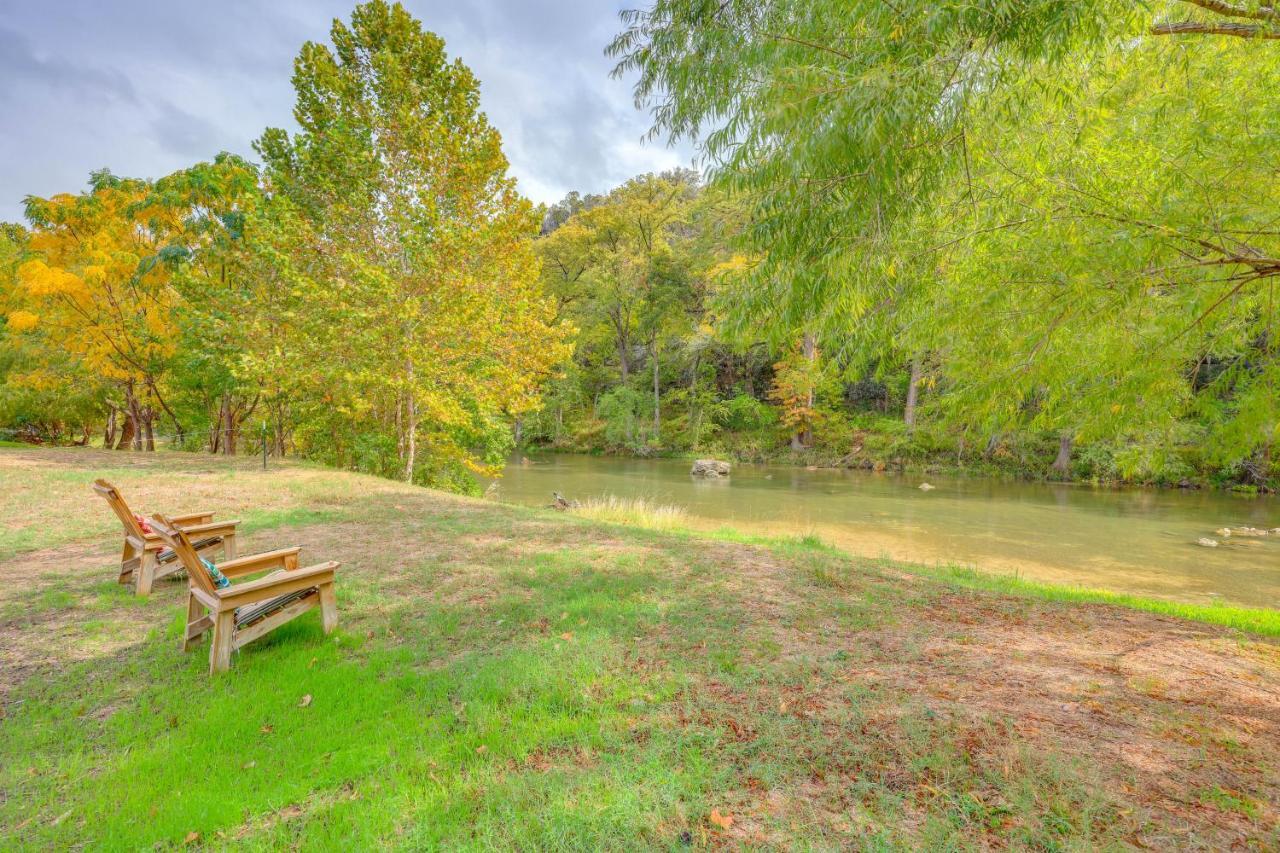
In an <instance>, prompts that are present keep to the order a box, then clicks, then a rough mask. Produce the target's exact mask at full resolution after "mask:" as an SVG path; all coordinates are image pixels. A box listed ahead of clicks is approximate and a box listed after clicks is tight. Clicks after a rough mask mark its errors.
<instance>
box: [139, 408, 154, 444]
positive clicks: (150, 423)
mask: <svg viewBox="0 0 1280 853" xmlns="http://www.w3.org/2000/svg"><path fill="white" fill-rule="evenodd" d="M155 420H156V416H155V412H153V411H152V410H151V407H149V406H148V407H147V411H146V414H145V415H144V416H143V418H142V431H143V432H144V433H145V434H146V447H147V450H148V451H151V452H154V451H155V449H156V434H155Z"/></svg>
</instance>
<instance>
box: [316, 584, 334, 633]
mask: <svg viewBox="0 0 1280 853" xmlns="http://www.w3.org/2000/svg"><path fill="white" fill-rule="evenodd" d="M320 625H321V627H323V628H324V632H325V633H326V634H328V633H329V632H331V631H332V630H333V629H334V628H337V627H338V598H337V596H336V595H334V592H333V584H331V583H327V584H325V585H324V586H322V587H320Z"/></svg>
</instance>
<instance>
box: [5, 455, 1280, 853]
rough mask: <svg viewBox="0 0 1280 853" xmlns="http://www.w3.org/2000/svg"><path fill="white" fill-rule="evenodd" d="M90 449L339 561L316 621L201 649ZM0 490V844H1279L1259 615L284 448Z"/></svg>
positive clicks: (1273, 670) (61, 461)
mask: <svg viewBox="0 0 1280 853" xmlns="http://www.w3.org/2000/svg"><path fill="white" fill-rule="evenodd" d="M96 476H106V477H108V479H111V480H113V482H116V483H117V485H119V486H120V487H121V489H122V491H123V492H124V493H125V495H126V497H128V498H129V499H130V500H131V501H132V502H133V503H134V504H135V506H136V508H138V509H146V510H156V509H159V510H169V511H173V512H178V511H184V510H195V509H206V508H208V509H216V510H218V511H219V512H220V514H222V515H224V516H231V517H235V516H239V517H242V518H245V519H246V521H247V522H249V523H248V525H247V526H248V527H249V535H248V536H246V541H245V542H244V543H243V546H242V548H243V549H244V550H246V551H247V550H257V549H265V548H269V547H273V546H277V545H281V544H290V543H295V542H298V543H303V544H305V545H306V546H307V550H306V551H304V557H305V556H308V555H309V556H311V557H312V558H314V559H316V560H319V559H327V558H335V559H339V560H342V561H343V564H344V565H343V568H342V569H341V570H340V591H339V607H340V610H341V619H342V623H341V628H340V629H339V631H338V632H337V634H336V635H334V636H331V637H328V638H326V637H324V636H323V635H322V634H321V632H320V628H319V624H318V620H317V619H316V617H315V615H314V614H308V616H307V617H304V618H303V619H301V620H299V621H297V622H295V623H292V624H291V625H290V626H289V627H287V628H286V629H284V630H282V631H278V632H276V633H275V634H274V635H272V636H271V637H270V638H269V639H267V640H264V641H261V642H259V643H256V644H254V645H253V646H250V647H249V648H247V649H245V650H244V651H243V652H241V653H239V654H237V655H236V656H235V659H234V661H233V664H232V670H231V671H230V672H229V673H227V674H225V675H223V676H220V677H218V678H214V679H209V678H208V676H207V675H206V673H205V670H206V665H207V659H206V652H205V649H204V648H202V649H200V650H198V651H196V652H193V653H191V654H187V655H184V654H183V653H181V652H180V651H179V648H178V646H179V643H178V637H179V631H180V627H181V603H182V594H183V589H184V585H183V583H181V582H171V583H161V584H159V585H158V588H157V591H156V593H155V594H154V595H153V596H152V597H150V598H149V599H145V600H138V599H135V598H134V597H132V596H131V595H130V594H129V592H128V591H127V590H124V589H122V588H120V587H117V586H116V585H115V583H114V572H113V570H112V568H111V562H112V559H113V557H114V556H116V555H118V542H117V540H116V530H115V524H114V522H113V520H112V518H111V516H110V515H109V513H108V511H107V509H106V507H105V506H104V505H101V504H100V502H99V501H98V500H97V499H96V498H95V497H94V496H93V495H92V493H91V492H90V491H89V489H88V483H89V482H90V481H91V480H92V479H93V478H94V477H96ZM0 519H3V525H2V526H0V665H2V666H3V669H4V677H3V692H0V703H3V704H2V706H0V707H3V714H4V716H3V718H2V719H0V792H3V793H2V794H0V847H5V848H12V849H19V848H65V847H68V846H73V845H87V846H93V847H100V848H127V849H133V848H138V847H149V846H152V845H156V844H159V845H160V846H161V847H179V846H183V845H191V846H197V847H198V846H206V847H211V848H222V847H227V846H247V847H254V848H277V847H286V846H290V847H292V846H300V847H305V848H314V849H331V848H334V847H338V846H345V847H347V848H348V849H361V848H369V847H392V848H422V847H428V848H430V847H448V848H450V849H454V848H477V847H486V848H489V847H517V848H523V849H532V848H557V849H560V848H581V849H602V848H606V849H607V848H614V849H634V848H651V847H655V846H656V847H671V848H675V847H681V846H686V845H693V846H717V845H724V844H728V845H733V846H738V845H743V846H762V847H772V846H782V847H823V848H830V847H837V846H848V847H865V848H914V849H919V848H932V849H938V848H943V847H953V848H954V847H990V846H1010V845H1011V846H1024V847H1025V846H1031V847H1040V848H1050V849H1058V848H1068V847H1096V846H1127V845H1145V846H1166V847H1167V846H1172V845H1178V846H1190V847H1197V846H1199V847H1212V848H1220V847H1226V846H1231V845H1252V846H1254V847H1266V846H1268V845H1271V846H1274V845H1276V844H1280V835H1277V830H1276V820H1277V815H1278V814H1280V801H1278V792H1280V774H1278V770H1277V767H1276V761H1277V756H1280V696H1278V695H1277V692H1276V689H1275V685H1276V684H1277V683H1280V679H1277V675H1280V651H1278V650H1277V647H1276V645H1275V644H1274V643H1273V642H1272V641H1270V640H1267V639H1263V638H1260V637H1257V636H1253V635H1246V634H1241V633H1239V632H1235V631H1231V630H1228V629H1225V628H1221V627H1214V626H1209V625H1205V624H1201V623H1197V622H1190V621H1185V620H1181V619H1173V618H1168V617H1164V616H1160V615H1157V614H1151V613H1144V612H1139V611H1136V610H1132V609H1127V608H1119V607H1113V606H1108V605H1099V604H1089V603H1076V602H1067V601H1057V600H1050V599H1051V595H1050V594H1049V593H1047V592H1044V591H1038V590H1028V589H1022V588H1016V589H1015V588H1009V589H1005V590H1000V591H993V590H990V589H987V588H985V587H986V586H989V585H990V584H991V582H990V581H988V580H975V579H974V578H967V577H964V576H957V575H949V576H947V577H945V578H932V577H925V576H922V575H921V574H918V573H914V572H913V571H911V570H909V569H904V568H903V567H899V566H896V565H892V564H887V563H879V562H876V561H860V560H853V559H851V558H849V557H847V556H845V555H843V554H840V553H839V552H836V551H834V550H832V549H829V548H826V547H824V546H822V545H821V543H817V542H813V541H807V540H796V541H785V542H771V543H765V542H759V541H732V539H733V536H732V535H730V534H727V533H726V534H724V535H722V536H712V537H708V536H699V535H694V534H690V533H685V532H678V531H677V532H663V531H652V530H644V529H633V528H628V527H624V526H619V525H615V524H607V523H602V522H598V521H594V520H586V519H576V518H571V517H566V516H564V515H559V514H554V513H551V512H535V511H529V510H523V509H518V508H513V507H507V506H501V505H495V504H491V503H485V502H482V501H473V500H465V499H459V498H455V497H452V496H449V495H443V494H440V493H436V492H430V491H427V490H423V489H416V488H412V487H406V486H402V485H399V484H396V483H389V482H387V481H382V480H376V479H373V478H368V477H361V476H357V475H351V474H346V473H342V472H335V471H328V470H324V469H319V468H314V467H309V466H302V465H294V464H290V465H287V466H284V467H282V468H278V469H276V470H273V471H270V472H267V473H265V474H264V473H262V472H260V471H257V470H255V469H254V467H253V465H252V463H251V462H249V461H247V460H246V461H239V460H234V461H232V462H226V461H223V460H214V459H209V458H207V457H198V456H179V455H156V456H151V457H146V456H133V455H122V454H111V453H106V452H99V451H69V450H68V451H53V450H49V451H27V450H9V451H0ZM975 577H976V576H975ZM979 587H982V588H979ZM1027 592H1032V593H1034V594H1031V595H1029V594H1026V593H1027ZM1264 627H1265V626H1264ZM308 697H309V698H308Z"/></svg>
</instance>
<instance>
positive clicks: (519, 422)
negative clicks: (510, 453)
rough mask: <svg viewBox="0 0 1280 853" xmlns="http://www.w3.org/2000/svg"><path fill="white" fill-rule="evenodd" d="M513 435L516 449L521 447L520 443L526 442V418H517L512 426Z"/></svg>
mask: <svg viewBox="0 0 1280 853" xmlns="http://www.w3.org/2000/svg"><path fill="white" fill-rule="evenodd" d="M511 435H512V437H513V438H515V442H516V447H519V446H520V442H522V441H524V418H516V419H515V422H514V423H513V424H512V425H511Z"/></svg>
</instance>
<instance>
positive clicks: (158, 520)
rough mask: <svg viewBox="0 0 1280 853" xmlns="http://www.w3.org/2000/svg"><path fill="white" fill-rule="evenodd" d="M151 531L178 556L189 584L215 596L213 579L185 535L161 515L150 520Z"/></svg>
mask: <svg viewBox="0 0 1280 853" xmlns="http://www.w3.org/2000/svg"><path fill="white" fill-rule="evenodd" d="M151 529H152V530H154V531H155V532H156V535H158V536H159V537H160V538H161V539H162V540H163V541H164V544H166V545H168V546H169V547H170V548H172V549H173V553H175V554H177V555H178V559H179V560H181V561H182V566H183V568H185V569H186V570H187V577H188V578H190V579H191V584H192V585H193V586H197V587H199V588H200V589H201V590H203V591H204V592H207V593H209V594H210V595H215V594H216V593H215V592H214V590H215V589H216V587H215V586H214V585H213V578H211V577H209V572H208V570H207V569H205V567H204V563H203V562H202V561H201V559H200V555H199V554H197V553H196V549H195V546H193V545H192V544H191V540H190V539H188V538H187V534H185V533H183V532H182V531H181V530H179V529H178V528H177V527H175V526H174V525H173V524H172V523H171V522H170V521H169V519H168V518H166V517H165V516H163V515H157V516H155V517H154V518H152V519H151Z"/></svg>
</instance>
